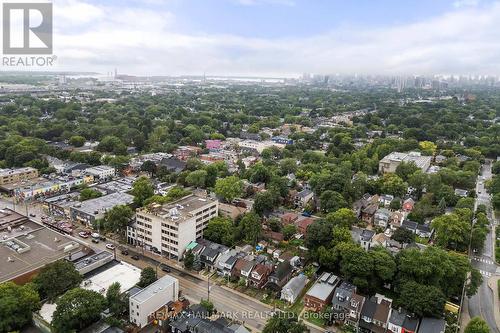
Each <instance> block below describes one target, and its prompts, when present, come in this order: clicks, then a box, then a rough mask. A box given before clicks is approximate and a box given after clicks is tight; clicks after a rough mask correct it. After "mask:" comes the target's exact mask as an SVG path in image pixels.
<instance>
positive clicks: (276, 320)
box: [262, 312, 309, 333]
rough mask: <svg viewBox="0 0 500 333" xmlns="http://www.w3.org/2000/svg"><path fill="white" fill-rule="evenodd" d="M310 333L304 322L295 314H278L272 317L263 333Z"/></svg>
mask: <svg viewBox="0 0 500 333" xmlns="http://www.w3.org/2000/svg"><path fill="white" fill-rule="evenodd" d="M306 332H309V329H308V328H307V326H306V325H304V323H302V321H299V320H298V318H297V315H296V314H294V313H293V312H277V313H275V315H274V316H273V317H271V318H270V319H269V320H268V321H267V323H266V326H265V327H264V329H263V330H262V333H306Z"/></svg>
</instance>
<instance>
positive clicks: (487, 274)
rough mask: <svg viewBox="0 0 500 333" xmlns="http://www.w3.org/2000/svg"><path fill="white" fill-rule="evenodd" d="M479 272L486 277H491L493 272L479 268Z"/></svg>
mask: <svg viewBox="0 0 500 333" xmlns="http://www.w3.org/2000/svg"><path fill="white" fill-rule="evenodd" d="M479 273H481V275H482V276H485V277H490V276H491V272H486V271H482V270H479Z"/></svg>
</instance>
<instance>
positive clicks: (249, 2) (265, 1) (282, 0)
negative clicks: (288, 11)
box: [233, 0, 295, 6]
mask: <svg viewBox="0 0 500 333" xmlns="http://www.w3.org/2000/svg"><path fill="white" fill-rule="evenodd" d="M233 1H234V2H236V3H238V4H240V5H243V6H256V5H284V6H295V1H293V0H233Z"/></svg>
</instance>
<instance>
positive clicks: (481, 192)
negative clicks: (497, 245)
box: [468, 160, 500, 333]
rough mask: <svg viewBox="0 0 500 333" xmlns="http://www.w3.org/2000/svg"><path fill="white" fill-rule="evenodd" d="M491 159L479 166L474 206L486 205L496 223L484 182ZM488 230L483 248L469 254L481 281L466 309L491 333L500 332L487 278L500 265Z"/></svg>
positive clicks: (499, 273) (498, 270) (496, 273)
mask: <svg viewBox="0 0 500 333" xmlns="http://www.w3.org/2000/svg"><path fill="white" fill-rule="evenodd" d="M491 177H492V173H491V161H489V160H488V161H487V162H486V163H485V164H484V165H483V166H482V168H481V174H480V176H479V177H478V180H477V183H476V193H477V198H476V206H477V205H480V204H483V205H486V207H487V212H488V219H489V220H490V223H491V224H492V225H493V224H497V221H496V220H495V218H494V216H493V214H492V208H491V199H490V195H489V194H488V193H487V192H486V189H485V187H484V182H485V181H487V180H488V179H491ZM492 229H493V228H490V232H489V233H488V235H487V236H486V241H485V244H484V250H483V252H482V253H481V254H471V256H470V259H471V263H472V266H473V267H475V268H476V269H478V270H479V271H480V272H481V275H482V276H483V283H482V284H481V286H480V287H479V289H478V291H477V294H476V295H474V296H472V297H471V298H470V299H469V300H468V310H469V315H470V317H471V318H472V317H475V316H479V317H482V318H483V319H484V320H486V322H487V323H488V325H489V327H490V330H491V332H492V333H500V330H499V328H498V327H497V325H496V322H495V315H494V310H493V292H492V291H491V289H490V288H489V287H488V279H489V278H490V277H491V276H493V275H500V267H499V266H498V265H496V263H495V261H494V250H493V248H494V247H493V244H494V243H493V242H494V235H493V233H492V232H491V230H492Z"/></svg>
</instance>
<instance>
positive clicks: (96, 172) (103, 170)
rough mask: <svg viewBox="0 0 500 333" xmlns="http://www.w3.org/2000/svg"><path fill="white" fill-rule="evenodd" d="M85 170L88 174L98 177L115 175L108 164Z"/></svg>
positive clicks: (107, 177) (113, 169)
mask: <svg viewBox="0 0 500 333" xmlns="http://www.w3.org/2000/svg"><path fill="white" fill-rule="evenodd" d="M85 172H86V173H87V174H89V175H92V176H94V178H98V179H101V180H102V179H109V178H113V177H114V176H115V175H116V170H115V168H113V167H110V166H108V165H99V166H95V167H91V168H87V169H85Z"/></svg>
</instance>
